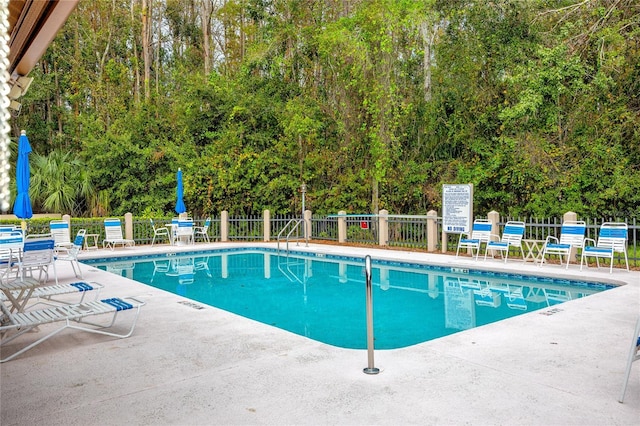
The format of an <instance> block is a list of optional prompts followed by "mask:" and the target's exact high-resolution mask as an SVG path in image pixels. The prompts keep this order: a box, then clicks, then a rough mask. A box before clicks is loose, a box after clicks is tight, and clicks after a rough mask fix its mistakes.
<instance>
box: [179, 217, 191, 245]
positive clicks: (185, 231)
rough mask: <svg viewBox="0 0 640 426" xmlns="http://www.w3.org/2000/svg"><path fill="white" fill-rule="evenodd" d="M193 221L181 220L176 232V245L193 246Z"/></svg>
mask: <svg viewBox="0 0 640 426" xmlns="http://www.w3.org/2000/svg"><path fill="white" fill-rule="evenodd" d="M193 242H194V239H193V219H180V220H179V221H178V230H177V231H176V244H180V243H184V244H193Z"/></svg>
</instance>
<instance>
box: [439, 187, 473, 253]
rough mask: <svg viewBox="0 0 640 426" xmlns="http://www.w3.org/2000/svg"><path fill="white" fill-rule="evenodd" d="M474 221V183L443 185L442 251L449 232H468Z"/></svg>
mask: <svg viewBox="0 0 640 426" xmlns="http://www.w3.org/2000/svg"><path fill="white" fill-rule="evenodd" d="M472 222H473V184H470V183H469V184H463V185H447V184H445V185H442V252H443V253H446V251H447V234H461V233H465V234H468V233H469V232H470V231H471V226H472Z"/></svg>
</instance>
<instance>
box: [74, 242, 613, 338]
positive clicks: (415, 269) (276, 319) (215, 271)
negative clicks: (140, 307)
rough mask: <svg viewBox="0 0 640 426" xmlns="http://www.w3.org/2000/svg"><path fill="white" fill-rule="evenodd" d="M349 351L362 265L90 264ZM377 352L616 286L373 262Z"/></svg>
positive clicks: (284, 260) (242, 255)
mask: <svg viewBox="0 0 640 426" xmlns="http://www.w3.org/2000/svg"><path fill="white" fill-rule="evenodd" d="M84 263H87V264H92V265H93V266H96V267H99V268H101V269H104V270H108V271H110V272H113V273H118V274H122V275H124V276H127V277H128V278H131V279H134V280H136V281H139V282H142V283H145V284H149V285H151V286H153V287H157V288H159V289H163V290H166V291H169V292H172V293H176V294H179V295H182V296H184V297H187V298H189V299H192V300H194V301H197V302H201V303H203V304H207V305H210V306H215V307H217V308H220V309H223V310H226V311H229V312H233V313H235V314H238V315H241V316H244V317H247V318H251V319H254V320H256V321H260V322H262V323H265V324H269V325H272V326H274V327H278V328H282V329H284V330H288V331H290V332H293V333H296V334H299V335H303V336H306V337H309V338H311V339H314V340H317V341H320V342H323V343H328V344H331V345H335V346H339V347H343V348H354V349H364V348H366V347H367V345H366V343H367V342H366V314H365V275H364V259H361V258H351V257H331V256H328V255H327V256H323V255H311V256H309V255H308V254H307V255H304V254H302V253H299V254H292V255H290V256H288V257H286V256H278V255H277V253H276V252H274V251H270V250H255V249H253V250H242V249H241V250H234V251H229V250H224V251H210V252H201V253H198V254H197V255H194V256H185V255H169V256H163V257H157V256H156V257H149V256H146V257H136V258H134V257H130V258H119V259H115V260H106V259H102V260H95V261H85V262H84ZM372 281H373V305H374V314H373V316H374V329H375V347H376V349H393V348H401V347H406V346H410V345H414V344H417V343H421V342H425V341H428V340H431V339H435V338H438V337H442V336H446V335H449V334H452V333H456V332H458V331H461V330H466V329H469V328H472V327H476V326H481V325H484V324H488V323H492V322H496V321H500V320H503V319H506V318H509V317H512V316H515V315H519V314H522V313H525V312H530V311H534V310H537V309H543V308H547V307H549V306H552V305H555V304H557V303H562V302H563V301H566V300H570V299H575V298H580V297H585V296H587V295H590V294H593V293H596V292H599V291H603V290H606V289H608V288H612V287H613V286H611V285H606V284H593V283H587V282H577V281H571V282H570V281H566V280H553V279H550V278H543V277H527V276H515V275H509V274H503V273H493V272H486V271H468V270H462V269H457V268H449V267H436V266H429V265H411V264H405V263H400V262H383V261H376V259H373V268H372Z"/></svg>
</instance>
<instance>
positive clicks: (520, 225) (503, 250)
mask: <svg viewBox="0 0 640 426" xmlns="http://www.w3.org/2000/svg"><path fill="white" fill-rule="evenodd" d="M524 229H525V224H524V222H517V221H509V222H507V223H506V224H505V225H504V231H502V238H501V239H500V241H489V242H488V243H487V245H486V248H485V250H484V260H487V253H489V250H495V251H499V252H500V254H501V255H502V257H504V261H505V263H506V262H507V258H508V257H509V249H511V247H514V248H517V249H519V250H520V253H522V260H523V261H524V250H522V238H523V237H524Z"/></svg>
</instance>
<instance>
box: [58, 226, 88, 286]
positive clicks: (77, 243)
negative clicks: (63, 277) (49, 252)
mask: <svg viewBox="0 0 640 426" xmlns="http://www.w3.org/2000/svg"><path fill="white" fill-rule="evenodd" d="M86 233H87V231H86V230H85V229H80V230H79V231H78V234H77V235H76V238H75V239H74V240H73V246H72V247H71V248H70V249H68V250H65V251H64V253H63V254H60V253H59V254H58V255H57V256H56V260H61V261H67V262H71V267H72V268H73V273H74V274H75V276H76V278H84V277H83V276H82V269H80V262H78V255H79V254H80V252H81V251H82V246H83V244H84V238H85V234H86Z"/></svg>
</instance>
